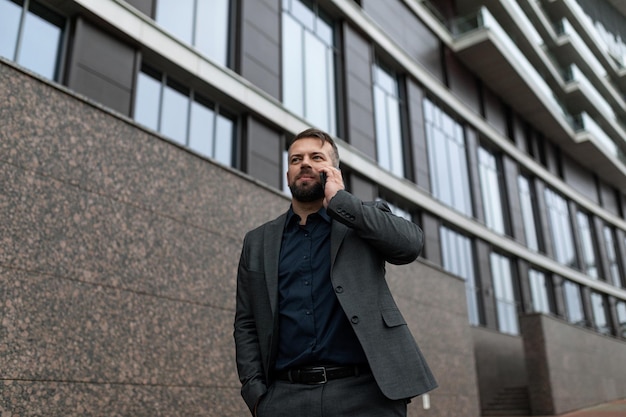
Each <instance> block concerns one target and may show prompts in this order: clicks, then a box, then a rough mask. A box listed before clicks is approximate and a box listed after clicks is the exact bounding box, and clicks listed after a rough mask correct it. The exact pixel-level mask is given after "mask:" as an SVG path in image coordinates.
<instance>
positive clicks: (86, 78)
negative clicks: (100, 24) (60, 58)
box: [67, 18, 136, 115]
mask: <svg viewBox="0 0 626 417" xmlns="http://www.w3.org/2000/svg"><path fill="white" fill-rule="evenodd" d="M73 39H74V44H73V45H72V57H71V60H70V64H69V68H68V79H67V84H68V87H69V88H71V89H72V90H74V91H77V92H79V93H81V94H85V95H86V96H88V97H90V98H92V99H94V100H96V101H98V102H99V103H102V104H104V105H105V106H108V107H110V108H112V109H114V110H117V111H119V112H120V113H123V114H125V115H130V107H131V102H132V89H133V80H134V76H135V56H136V53H135V50H134V49H133V48H132V47H130V46H129V45H127V44H125V43H123V42H121V41H119V40H118V39H115V38H114V37H112V36H111V35H109V34H107V33H106V32H103V31H101V30H100V29H98V28H96V27H95V26H92V25H91V24H89V23H88V22H87V21H85V20H84V19H82V18H79V19H77V20H76V34H75V36H74V37H73Z"/></svg>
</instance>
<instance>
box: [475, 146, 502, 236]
mask: <svg viewBox="0 0 626 417" xmlns="http://www.w3.org/2000/svg"><path fill="white" fill-rule="evenodd" d="M478 172H479V175H480V190H481V192H482V196H483V207H484V211H485V222H486V224H487V226H488V227H489V228H490V229H492V230H493V231H495V232H498V233H501V234H504V233H505V232H506V230H505V225H504V211H503V209H502V203H503V200H502V195H501V193H500V190H501V188H502V185H501V183H500V171H499V169H498V161H497V160H496V156H495V155H494V154H492V153H491V152H489V151H488V150H486V149H485V148H482V147H481V148H478Z"/></svg>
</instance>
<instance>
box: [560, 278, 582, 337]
mask: <svg viewBox="0 0 626 417" xmlns="http://www.w3.org/2000/svg"><path fill="white" fill-rule="evenodd" d="M563 296H564V298H565V312H566V318H567V321H569V322H570V323H573V324H576V325H579V326H585V325H586V320H585V312H584V310H583V304H582V296H581V293H580V286H579V285H578V284H576V283H575V282H572V281H567V280H564V281H563Z"/></svg>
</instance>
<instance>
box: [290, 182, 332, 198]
mask: <svg viewBox="0 0 626 417" xmlns="http://www.w3.org/2000/svg"><path fill="white" fill-rule="evenodd" d="M289 189H290V190H291V195H292V197H293V198H294V199H295V200H297V201H299V202H301V203H310V202H312V201H317V200H320V199H322V198H324V189H323V188H322V184H320V183H319V182H317V183H315V184H313V185H310V186H303V185H298V184H297V183H296V181H294V182H293V183H292V184H289Z"/></svg>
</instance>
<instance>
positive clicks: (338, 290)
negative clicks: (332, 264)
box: [335, 285, 343, 294]
mask: <svg viewBox="0 0 626 417" xmlns="http://www.w3.org/2000/svg"><path fill="white" fill-rule="evenodd" d="M335 292H336V293H338V294H341V293H342V292H343V287H342V286H341V285H340V286H338V287H337V288H335Z"/></svg>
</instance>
